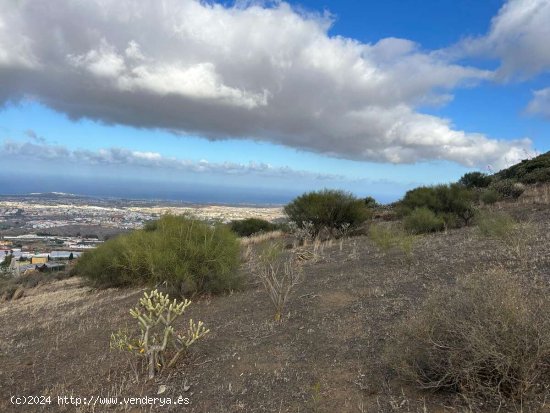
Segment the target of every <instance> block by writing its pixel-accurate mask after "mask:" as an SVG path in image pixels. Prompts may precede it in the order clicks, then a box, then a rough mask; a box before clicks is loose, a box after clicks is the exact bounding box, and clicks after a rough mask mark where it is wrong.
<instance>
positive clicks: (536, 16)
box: [461, 0, 550, 77]
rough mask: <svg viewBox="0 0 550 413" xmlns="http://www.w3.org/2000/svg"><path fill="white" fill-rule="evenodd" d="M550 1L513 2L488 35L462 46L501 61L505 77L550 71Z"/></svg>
mask: <svg viewBox="0 0 550 413" xmlns="http://www.w3.org/2000/svg"><path fill="white" fill-rule="evenodd" d="M548 39H550V2H549V1H548V0H509V1H508V2H507V3H505V4H504V6H503V7H502V8H501V9H500V11H499V12H498V14H497V15H496V16H495V17H494V18H493V20H492V22H491V28H490V30H489V33H487V34H486V35H485V36H482V37H479V38H474V39H468V40H466V41H465V42H463V43H462V44H461V47H463V48H464V50H465V51H466V52H467V53H470V54H479V55H483V56H487V55H489V56H492V57H495V58H498V59H499V60H500V62H501V67H500V69H499V73H500V75H501V76H504V77H509V76H513V75H518V74H519V75H521V76H530V75H533V74H536V73H540V72H543V71H546V70H549V69H550V48H549V47H548Z"/></svg>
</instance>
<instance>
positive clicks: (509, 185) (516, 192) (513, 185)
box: [491, 179, 525, 199]
mask: <svg viewBox="0 0 550 413" xmlns="http://www.w3.org/2000/svg"><path fill="white" fill-rule="evenodd" d="M491 188H492V189H494V190H495V191H497V192H498V193H499V194H500V195H501V196H502V197H504V198H512V199H516V198H519V197H520V196H521V194H523V192H524V191H525V186H524V185H522V184H520V183H518V182H516V181H514V180H512V179H501V180H500V181H496V182H493V183H492V184H491Z"/></svg>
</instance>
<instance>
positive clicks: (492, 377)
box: [388, 270, 550, 406]
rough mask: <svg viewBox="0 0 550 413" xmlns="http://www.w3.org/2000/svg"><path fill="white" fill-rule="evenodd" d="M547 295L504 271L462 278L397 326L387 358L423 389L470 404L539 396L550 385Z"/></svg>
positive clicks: (402, 373)
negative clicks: (446, 393)
mask: <svg viewBox="0 0 550 413" xmlns="http://www.w3.org/2000/svg"><path fill="white" fill-rule="evenodd" d="M548 292H549V291H548V289H547V287H545V286H544V287H543V286H541V285H540V284H537V283H535V282H533V281H529V280H528V279H526V278H520V277H514V276H512V275H510V274H509V273H507V272H505V271H502V270H500V271H498V270H494V271H490V272H488V273H483V274H474V275H471V276H467V277H464V278H462V279H460V280H459V281H458V283H457V285H456V286H454V287H452V288H442V289H438V290H436V291H435V292H433V293H432V294H431V295H430V297H429V299H428V300H427V302H426V303H425V304H424V305H423V306H422V307H421V308H420V309H419V310H418V312H417V313H416V314H415V315H414V316H413V317H412V318H409V319H407V320H406V321H405V322H403V323H402V324H401V325H400V326H399V327H398V329H397V334H396V337H395V341H394V342H393V343H392V344H391V345H390V347H389V352H388V360H389V362H390V364H391V365H392V366H393V367H394V368H395V370H396V371H397V372H398V373H399V374H400V375H401V377H403V378H405V379H407V380H410V381H412V382H414V383H416V384H417V385H418V386H419V387H420V388H423V389H433V390H447V391H453V392H458V393H460V394H461V395H462V396H463V397H464V398H465V399H466V400H467V401H468V402H469V404H470V405H476V403H478V402H491V403H493V404H494V405H496V406H499V405H502V404H503V403H506V402H507V401H511V402H518V403H522V402H524V401H527V400H529V399H530V398H533V397H537V396H538V395H539V393H540V392H541V391H544V390H545V388H548V386H550V318H549V317H548V314H550V302H549V301H548V300H547V298H546V295H547V294H548Z"/></svg>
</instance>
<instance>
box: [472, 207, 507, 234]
mask: <svg viewBox="0 0 550 413" xmlns="http://www.w3.org/2000/svg"><path fill="white" fill-rule="evenodd" d="M475 222H476V224H477V227H478V229H479V232H480V233H481V234H482V235H483V236H486V237H491V238H500V239H504V238H507V237H510V236H512V235H513V232H514V228H515V227H516V221H515V219H514V218H512V217H511V216H510V215H509V214H506V213H504V212H497V211H495V212H492V211H479V212H478V213H477V215H476V218H475Z"/></svg>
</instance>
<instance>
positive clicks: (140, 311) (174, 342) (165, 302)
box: [111, 290, 210, 379]
mask: <svg viewBox="0 0 550 413" xmlns="http://www.w3.org/2000/svg"><path fill="white" fill-rule="evenodd" d="M190 305H191V301H190V300H187V299H185V300H184V301H179V302H178V301H177V300H176V299H173V300H170V297H169V296H168V294H163V293H162V292H159V291H158V290H153V291H151V292H150V293H147V292H145V293H144V295H143V297H142V298H141V299H140V300H139V303H138V305H137V306H136V307H135V308H133V309H131V310H130V315H131V316H132V317H133V318H134V319H136V320H137V322H138V323H139V327H140V330H141V334H140V336H139V337H137V338H131V337H128V335H127V334H125V333H123V332H120V331H119V332H118V333H115V334H112V335H111V348H116V349H119V350H126V351H129V352H133V353H136V354H137V355H139V356H144V357H145V359H146V364H147V370H148V377H149V379H152V378H154V377H155V374H156V373H157V372H158V371H159V370H162V369H163V368H165V367H171V366H173V365H174V363H175V362H176V361H177V359H178V358H179V357H180V355H181V354H182V353H184V352H185V351H186V350H187V349H188V348H189V346H191V345H192V344H193V343H194V342H195V341H197V340H199V339H200V338H202V337H204V335H206V334H207V333H208V332H209V331H210V330H207V329H206V328H205V327H204V324H203V322H202V321H199V322H197V323H195V322H194V321H193V320H192V319H190V320H189V326H188V328H187V332H186V333H184V334H180V333H176V331H175V329H174V322H175V321H176V319H177V318H178V317H180V316H181V315H182V314H184V313H185V310H186V309H187V308H188V307H189V306H190ZM169 349H172V350H173V355H172V357H171V358H170V361H168V362H167V360H166V358H165V357H166V354H167V350H169Z"/></svg>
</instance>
